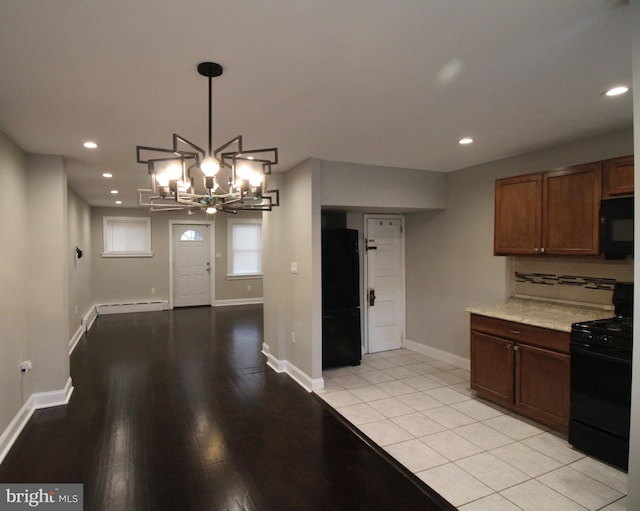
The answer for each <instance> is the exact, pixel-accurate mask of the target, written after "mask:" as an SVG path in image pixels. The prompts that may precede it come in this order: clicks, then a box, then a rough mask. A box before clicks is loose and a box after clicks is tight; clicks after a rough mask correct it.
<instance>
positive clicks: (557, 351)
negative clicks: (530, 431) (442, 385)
mask: <svg viewBox="0 0 640 511" xmlns="http://www.w3.org/2000/svg"><path fill="white" fill-rule="evenodd" d="M569 371H570V358H569V334H568V333H566V332H558V331H556V330H548V329H546V328H539V327H534V326H530V325H524V324H520V323H514V322H511V321H504V320H500V319H494V318H488V317H485V316H479V315H476V314H472V315H471V388H472V389H474V390H475V391H476V392H477V394H478V396H480V397H482V398H485V399H487V400H489V401H492V402H494V403H497V404H499V405H502V406H504V407H506V408H509V409H512V410H514V411H516V412H518V413H521V414H522V415H525V416H527V417H530V418H531V419H534V420H536V421H538V422H541V423H543V424H546V425H547V426H550V427H552V428H554V429H557V430H559V431H563V432H565V433H566V431H567V428H568V425H569V377H570V372H569Z"/></svg>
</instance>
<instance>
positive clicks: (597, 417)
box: [570, 343, 631, 439]
mask: <svg viewBox="0 0 640 511" xmlns="http://www.w3.org/2000/svg"><path fill="white" fill-rule="evenodd" d="M570 388H571V398H570V407H571V411H570V416H571V420H574V421H578V422H580V423H582V424H585V425H587V426H591V427H593V428H597V429H599V430H602V431H603V432H606V433H609V434H612V435H615V436H618V437H622V438H624V439H628V438H629V417H630V408H631V353H626V352H615V351H613V350H609V349H607V348H606V347H604V348H603V347H600V346H584V345H580V344H577V343H572V344H571V387H570Z"/></svg>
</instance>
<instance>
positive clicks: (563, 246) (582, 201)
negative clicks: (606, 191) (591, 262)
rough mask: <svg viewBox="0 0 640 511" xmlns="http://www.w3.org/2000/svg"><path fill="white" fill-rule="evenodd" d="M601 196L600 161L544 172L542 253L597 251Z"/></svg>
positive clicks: (585, 253)
mask: <svg viewBox="0 0 640 511" xmlns="http://www.w3.org/2000/svg"><path fill="white" fill-rule="evenodd" d="M601 195H602V165H601V164H600V163H589V164H586V165H579V166H577V167H572V168H570V169H565V170H559V171H555V172H548V173H546V174H545V175H544V195H543V197H544V199H543V214H542V225H543V226H544V227H543V248H544V252H545V253H547V254H566V255H590V254H593V255H596V254H598V252H599V243H598V241H599V240H598V237H599V233H600V219H599V210H600V197H601Z"/></svg>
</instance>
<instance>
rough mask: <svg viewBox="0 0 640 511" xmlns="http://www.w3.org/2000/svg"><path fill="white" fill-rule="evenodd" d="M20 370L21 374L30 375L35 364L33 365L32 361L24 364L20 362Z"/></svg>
mask: <svg viewBox="0 0 640 511" xmlns="http://www.w3.org/2000/svg"><path fill="white" fill-rule="evenodd" d="M18 369H20V374H24V373H28V372H29V371H31V369H33V364H32V363H31V360H25V361H24V362H20V365H19V366H18Z"/></svg>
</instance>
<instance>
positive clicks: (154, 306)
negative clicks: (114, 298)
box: [96, 300, 169, 315]
mask: <svg viewBox="0 0 640 511" xmlns="http://www.w3.org/2000/svg"><path fill="white" fill-rule="evenodd" d="M96 309H97V310H98V315H101V314H123V313H127V312H150V311H163V310H167V309H169V303H168V302H167V301H165V300H157V301H154V302H127V303H103V304H100V305H97V306H96Z"/></svg>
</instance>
